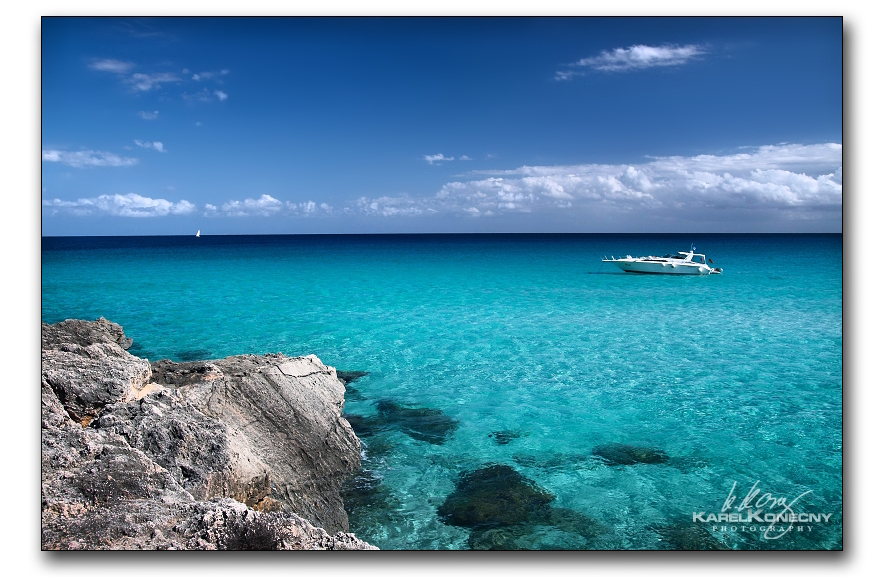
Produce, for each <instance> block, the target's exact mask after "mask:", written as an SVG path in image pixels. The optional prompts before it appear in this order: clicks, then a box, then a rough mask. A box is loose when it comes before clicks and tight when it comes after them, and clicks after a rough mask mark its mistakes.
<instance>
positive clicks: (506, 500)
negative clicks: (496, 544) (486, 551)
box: [438, 465, 555, 529]
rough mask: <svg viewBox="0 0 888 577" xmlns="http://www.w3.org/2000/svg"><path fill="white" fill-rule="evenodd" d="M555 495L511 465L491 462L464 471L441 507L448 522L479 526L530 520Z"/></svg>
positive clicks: (471, 526) (463, 525) (464, 525)
mask: <svg viewBox="0 0 888 577" xmlns="http://www.w3.org/2000/svg"><path fill="white" fill-rule="evenodd" d="M554 498H555V497H554V495H552V494H551V493H549V492H547V491H545V490H543V489H541V488H539V487H538V486H537V485H536V483H534V482H533V481H532V480H530V479H528V478H527V477H525V476H524V475H521V474H520V473H518V472H517V471H515V469H513V468H512V467H509V466H508V465H489V466H486V467H483V468H481V469H477V470H475V471H471V472H469V473H462V474H460V476H459V480H458V481H457V482H456V490H455V491H454V492H453V493H451V494H450V495H449V496H448V497H447V499H446V500H445V501H444V503H442V504H441V506H440V507H438V515H439V516H440V517H441V520H442V521H443V522H444V523H446V524H448V525H457V526H459V527H468V528H471V529H478V528H484V527H496V526H498V525H517V524H519V523H524V522H527V521H528V520H529V519H530V518H531V517H532V516H533V515H534V514H536V513H538V512H539V511H540V510H541V509H543V508H544V507H548V505H549V502H550V501H552V499H554Z"/></svg>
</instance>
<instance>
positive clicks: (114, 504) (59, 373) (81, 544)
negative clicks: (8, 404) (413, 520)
mask: <svg viewBox="0 0 888 577" xmlns="http://www.w3.org/2000/svg"><path fill="white" fill-rule="evenodd" d="M42 334H43V351H42V361H43V371H42V384H41V387H42V390H41V412H42V433H41V438H42V443H41V457H42V466H41V492H42V515H41V516H42V537H41V542H42V547H43V548H44V549H76V548H86V549H141V548H149V549H153V548H164V549H166V548H176V549H187V548H198V549H238V548H245V547H246V548H277V549H288V548H361V547H369V546H368V545H367V544H366V543H363V542H361V541H359V540H357V539H356V538H354V536H353V535H349V534H346V533H344V531H346V530H347V529H348V519H347V517H346V514H345V511H344V509H343V506H342V500H341V497H340V496H339V489H340V486H341V484H342V481H343V480H344V478H345V477H346V475H348V474H349V473H350V472H351V471H354V470H355V469H357V468H358V467H359V466H360V445H359V441H358V439H357V437H355V435H354V433H353V431H352V429H351V427H350V426H349V425H348V422H347V421H345V420H344V419H342V418H341V416H340V413H341V409H342V403H343V402H344V401H343V396H342V395H343V387H342V385H341V383H340V382H339V381H338V380H337V379H336V377H335V371H334V369H332V368H330V367H327V366H325V365H324V364H323V363H321V362H320V361H319V360H318V359H317V357H314V356H308V357H297V358H290V357H285V356H283V355H266V356H264V357H257V356H250V355H247V356H240V357H229V358H226V359H221V360H217V361H212V362H201V363H172V362H170V361H161V362H159V363H156V364H155V371H154V374H153V375H152V370H151V366H150V365H149V364H148V362H147V361H145V360H144V359H139V358H137V357H134V356H132V355H130V354H129V353H127V352H126V351H124V350H123V349H122V347H121V346H120V344H119V343H120V342H121V340H123V342H126V339H125V337H124V336H123V329H122V328H120V326H119V325H115V324H113V323H109V322H108V321H105V320H104V319H100V320H99V321H96V322H94V323H89V322H85V321H65V322H64V323H59V324H56V325H45V324H44V325H43V326H42ZM232 497H233V498H234V499H236V501H234V500H232V499H231V498H232ZM248 506H249V507H248ZM331 534H334V535H332V536H331Z"/></svg>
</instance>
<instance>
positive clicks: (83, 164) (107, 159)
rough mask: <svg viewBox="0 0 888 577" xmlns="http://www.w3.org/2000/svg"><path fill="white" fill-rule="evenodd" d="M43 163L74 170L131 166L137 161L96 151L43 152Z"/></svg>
mask: <svg viewBox="0 0 888 577" xmlns="http://www.w3.org/2000/svg"><path fill="white" fill-rule="evenodd" d="M43 161H44V162H61V163H62V164H67V165H68V166H73V167H75V168H87V167H95V166H133V165H135V164H138V163H139V161H138V160H137V159H135V158H128V157H125V156H118V155H116V154H114V153H111V152H102V151H96V150H78V151H76V152H71V151H67V150H44V151H43Z"/></svg>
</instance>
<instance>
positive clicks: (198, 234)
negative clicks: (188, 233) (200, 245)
mask: <svg viewBox="0 0 888 577" xmlns="http://www.w3.org/2000/svg"><path fill="white" fill-rule="evenodd" d="M196 236H197V238H200V229H197V235H196Z"/></svg>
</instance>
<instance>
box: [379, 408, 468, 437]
mask: <svg viewBox="0 0 888 577" xmlns="http://www.w3.org/2000/svg"><path fill="white" fill-rule="evenodd" d="M376 409H377V411H379V417H378V420H377V421H375V423H378V424H379V425H380V426H382V427H386V428H390V427H394V428H397V429H399V430H400V431H401V432H403V433H405V434H407V435H409V436H411V437H413V438H414V439H416V440H418V441H425V442H426V443H431V444H433V445H440V444H442V443H444V442H445V441H446V440H447V438H448V437H449V436H450V435H451V434H452V433H453V431H455V430H456V427H457V426H458V424H459V423H458V421H457V420H456V419H454V418H453V417H450V416H448V415H446V414H444V412H443V411H441V410H440V409H430V408H425V407H420V408H413V407H405V406H403V405H399V404H398V403H396V402H394V401H391V400H382V401H379V402H378V403H376Z"/></svg>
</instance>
